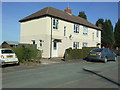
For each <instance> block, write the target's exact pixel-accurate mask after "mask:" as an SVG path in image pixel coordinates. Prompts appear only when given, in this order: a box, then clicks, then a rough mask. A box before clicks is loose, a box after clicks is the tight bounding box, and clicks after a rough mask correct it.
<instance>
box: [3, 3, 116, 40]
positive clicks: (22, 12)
mask: <svg viewBox="0 0 120 90" xmlns="http://www.w3.org/2000/svg"><path fill="white" fill-rule="evenodd" d="M48 6H51V7H53V8H56V9H60V10H62V11H63V10H64V9H65V8H67V7H68V2H56V3H55V2H3V3H2V41H20V23H19V22H18V21H19V20H20V19H22V18H24V17H26V16H28V15H30V14H32V13H34V12H36V11H38V10H40V9H43V8H45V7H48ZM69 7H70V8H71V9H72V14H74V15H76V16H77V15H78V14H79V11H84V12H85V13H86V15H87V18H88V21H89V22H91V23H93V24H95V23H96V21H97V20H98V19H99V18H103V19H110V20H111V21H112V24H113V26H115V23H116V22H117V19H118V3H117V2H70V3H69Z"/></svg>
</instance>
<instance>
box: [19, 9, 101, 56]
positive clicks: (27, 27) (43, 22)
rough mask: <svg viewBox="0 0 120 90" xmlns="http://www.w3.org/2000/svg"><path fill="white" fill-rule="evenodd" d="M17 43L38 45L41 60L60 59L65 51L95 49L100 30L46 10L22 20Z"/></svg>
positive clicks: (69, 14)
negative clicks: (84, 48)
mask: <svg viewBox="0 0 120 90" xmlns="http://www.w3.org/2000/svg"><path fill="white" fill-rule="evenodd" d="M19 22H20V43H27V44H37V49H39V50H42V56H43V58H51V57H63V55H64V52H65V49H67V48H70V47H71V48H78V49H81V48H82V47H96V45H98V44H100V43H101V29H100V28H99V27H97V26H95V25H93V24H92V23H90V22H88V21H87V20H85V19H83V18H81V17H78V16H75V15H72V11H71V9H70V8H66V9H65V10H64V11H61V10H58V9H55V8H52V7H46V8H44V9H42V10H40V11H38V12H35V13H33V14H31V15H29V16H27V17H25V18H23V19H21V20H19Z"/></svg>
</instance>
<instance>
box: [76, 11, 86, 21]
mask: <svg viewBox="0 0 120 90" xmlns="http://www.w3.org/2000/svg"><path fill="white" fill-rule="evenodd" d="M78 16H79V17H81V18H84V19H85V20H87V16H86V14H85V12H83V11H81V12H79V15H78Z"/></svg>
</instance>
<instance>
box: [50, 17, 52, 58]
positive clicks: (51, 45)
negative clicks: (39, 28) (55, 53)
mask: <svg viewBox="0 0 120 90" xmlns="http://www.w3.org/2000/svg"><path fill="white" fill-rule="evenodd" d="M50 58H52V17H51V36H50Z"/></svg>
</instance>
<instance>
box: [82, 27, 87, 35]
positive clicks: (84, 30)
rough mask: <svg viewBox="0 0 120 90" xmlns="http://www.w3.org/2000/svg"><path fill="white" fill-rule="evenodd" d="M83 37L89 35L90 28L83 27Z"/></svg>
mask: <svg viewBox="0 0 120 90" xmlns="http://www.w3.org/2000/svg"><path fill="white" fill-rule="evenodd" d="M83 35H88V27H86V26H83Z"/></svg>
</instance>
